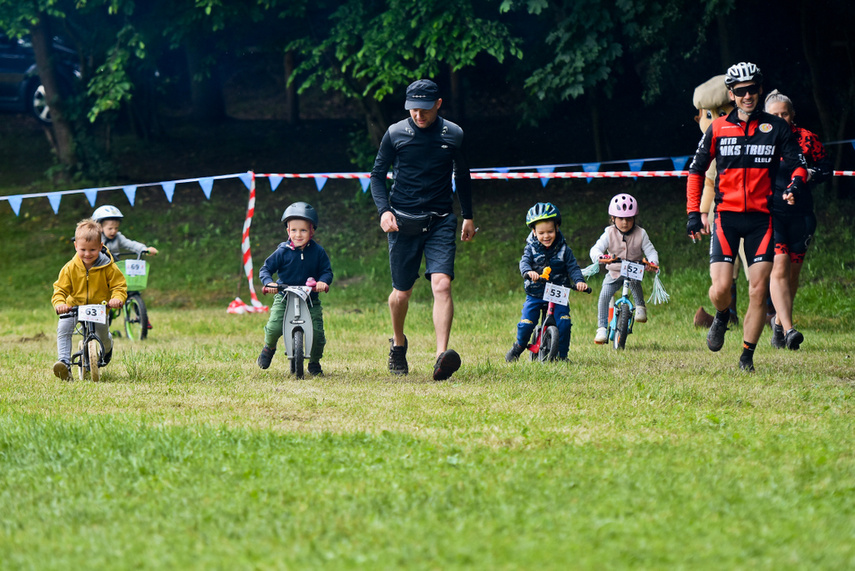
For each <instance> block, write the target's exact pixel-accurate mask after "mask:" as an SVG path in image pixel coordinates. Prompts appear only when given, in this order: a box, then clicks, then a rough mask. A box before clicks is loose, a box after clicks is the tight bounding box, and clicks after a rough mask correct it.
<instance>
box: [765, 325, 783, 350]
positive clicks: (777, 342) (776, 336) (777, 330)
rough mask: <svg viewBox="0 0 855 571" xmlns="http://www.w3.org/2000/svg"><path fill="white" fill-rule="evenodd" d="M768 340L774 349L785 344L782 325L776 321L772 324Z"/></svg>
mask: <svg viewBox="0 0 855 571" xmlns="http://www.w3.org/2000/svg"><path fill="white" fill-rule="evenodd" d="M769 342H770V343H771V344H772V347H774V348H775V349H783V348H784V347H786V346H787V341H786V338H785V336H784V326H783V325H778V324H777V323H773V324H772V339H771V340H770V341H769Z"/></svg>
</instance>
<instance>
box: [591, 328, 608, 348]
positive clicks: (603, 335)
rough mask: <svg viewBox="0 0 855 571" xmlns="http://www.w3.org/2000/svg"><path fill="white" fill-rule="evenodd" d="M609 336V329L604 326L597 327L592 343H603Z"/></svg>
mask: <svg viewBox="0 0 855 571" xmlns="http://www.w3.org/2000/svg"><path fill="white" fill-rule="evenodd" d="M608 338H609V330H608V329H606V328H605V327H597V335H596V336H595V337H594V343H596V344H597V345H605V343H606V340H608Z"/></svg>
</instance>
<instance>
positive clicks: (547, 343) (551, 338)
mask: <svg viewBox="0 0 855 571" xmlns="http://www.w3.org/2000/svg"><path fill="white" fill-rule="evenodd" d="M557 355H558V328H557V327H556V326H554V325H550V326H549V327H547V328H546V330H545V331H544V332H543V339H541V341H540V351H538V352H537V358H538V360H539V361H541V362H546V361H554V360H555V357H556V356H557Z"/></svg>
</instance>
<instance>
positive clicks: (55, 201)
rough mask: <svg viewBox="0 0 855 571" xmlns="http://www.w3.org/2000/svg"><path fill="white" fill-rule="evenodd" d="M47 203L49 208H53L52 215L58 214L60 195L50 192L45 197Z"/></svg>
mask: <svg viewBox="0 0 855 571" xmlns="http://www.w3.org/2000/svg"><path fill="white" fill-rule="evenodd" d="M47 199H48V201H50V207H51V208H53V213H54V214H59V201H60V200H62V193H59V192H52V193H50V194H48V195H47Z"/></svg>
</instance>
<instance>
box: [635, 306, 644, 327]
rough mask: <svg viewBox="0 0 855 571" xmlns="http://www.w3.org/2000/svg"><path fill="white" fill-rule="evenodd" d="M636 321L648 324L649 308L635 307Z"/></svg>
mask: <svg viewBox="0 0 855 571" xmlns="http://www.w3.org/2000/svg"><path fill="white" fill-rule="evenodd" d="M635 321H636V322H637V323H647V308H646V307H644V306H643V305H636V306H635Z"/></svg>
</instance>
